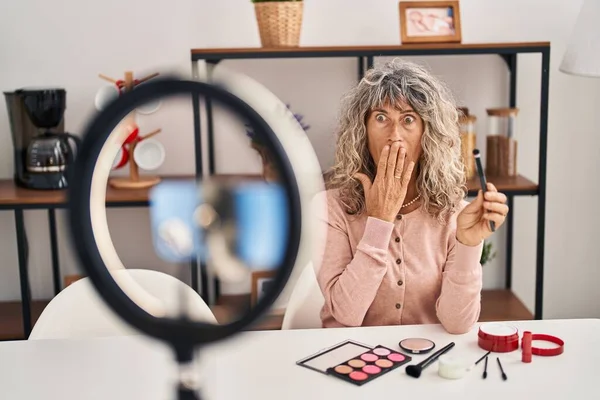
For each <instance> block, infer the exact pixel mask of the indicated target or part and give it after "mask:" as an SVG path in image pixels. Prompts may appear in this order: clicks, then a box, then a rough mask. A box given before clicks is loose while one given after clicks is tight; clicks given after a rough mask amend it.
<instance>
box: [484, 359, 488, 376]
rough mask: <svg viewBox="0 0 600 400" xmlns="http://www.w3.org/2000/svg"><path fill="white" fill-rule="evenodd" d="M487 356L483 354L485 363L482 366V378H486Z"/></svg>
mask: <svg viewBox="0 0 600 400" xmlns="http://www.w3.org/2000/svg"><path fill="white" fill-rule="evenodd" d="M487 360H488V358H487V356H485V365H484V366H483V379H485V378H487Z"/></svg>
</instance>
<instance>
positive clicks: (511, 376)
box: [0, 319, 600, 400]
mask: <svg viewBox="0 0 600 400" xmlns="http://www.w3.org/2000/svg"><path fill="white" fill-rule="evenodd" d="M510 324H512V325H514V326H516V327H517V328H518V329H519V330H520V331H523V330H530V331H532V332H533V333H546V334H551V335H555V336H558V337H560V338H561V339H563V340H564V341H565V351H564V353H563V354H561V355H559V356H556V357H541V356H533V361H532V363H530V364H525V363H522V362H521V352H520V351H514V352H512V353H505V354H494V353H492V354H491V355H490V359H489V362H488V378H487V379H485V380H484V379H482V376H481V375H482V371H483V362H482V363H480V364H479V365H478V366H477V367H476V368H475V369H474V370H473V371H472V372H471V373H470V374H469V375H468V376H466V377H465V378H463V379H460V380H445V379H443V378H441V377H439V376H438V375H437V363H436V364H433V365H431V366H430V367H429V368H428V369H426V370H425V371H424V373H423V375H422V376H421V378H419V379H415V378H411V377H409V376H407V375H406V373H405V370H404V366H403V367H400V368H398V369H397V370H394V371H392V372H389V373H387V374H386V375H383V376H381V377H379V378H377V379H375V380H373V381H372V382H369V383H367V384H365V385H363V386H361V387H359V386H355V385H352V384H350V383H347V382H344V381H342V380H340V379H337V378H333V377H330V376H326V375H323V374H320V373H318V372H315V371H311V370H309V369H306V368H303V367H300V366H298V365H296V361H298V360H299V359H302V358H304V357H306V356H309V355H311V354H313V353H315V352H317V351H319V350H320V349H323V348H326V347H330V346H332V345H334V344H336V343H339V342H341V341H344V340H347V339H353V340H356V341H359V342H362V343H365V344H368V345H372V346H375V345H378V344H381V345H385V346H388V347H390V348H392V349H396V350H399V347H398V342H399V341H400V340H401V339H403V338H407V337H425V338H429V339H431V340H433V341H434V342H435V343H436V348H441V347H443V346H445V345H446V344H448V343H449V342H451V341H454V342H455V343H456V346H455V347H454V348H453V349H452V350H451V351H450V352H449V353H448V354H452V355H453V356H455V357H461V358H462V357H464V359H465V360H466V361H468V362H474V361H475V360H476V359H477V358H479V357H480V356H481V355H483V354H484V353H485V351H483V350H481V349H480V348H479V347H478V346H477V327H476V328H474V329H473V330H472V331H471V332H470V333H468V334H465V335H450V334H447V333H445V332H444V331H443V329H442V328H441V327H440V326H437V325H426V326H399V327H377V328H343V329H318V330H295V331H264V332H245V333H243V334H241V335H239V336H238V337H236V338H233V339H230V340H229V341H227V342H225V343H222V344H218V345H213V346H211V347H210V348H208V349H206V350H204V352H203V356H202V358H201V368H200V369H199V372H198V373H199V374H200V375H201V376H202V381H203V389H202V398H203V399H204V400H212V399H215V400H220V399H261V400H263V399H286V400H294V399H303V400H306V399H309V400H316V399H349V400H350V399H365V398H376V397H375V396H381V398H385V397H387V396H393V397H394V398H404V399H408V398H411V399H432V398H436V399H442V398H443V399H448V400H450V399H461V400H465V399H477V400H481V399H486V400H492V399H502V400H506V399H508V398H515V399H525V398H531V399H537V398H545V397H546V396H549V395H552V398H596V397H595V396H597V382H599V379H600V378H599V377H600V374H599V373H598V368H600V320H598V319H579V320H544V321H519V322H510ZM496 356H499V357H500V360H501V361H502V365H503V367H504V370H505V372H506V373H507V375H508V380H507V381H503V380H502V379H501V377H500V371H499V369H498V366H497V363H496ZM425 357H427V355H421V356H413V362H419V361H421V360H423V359H424V358H425ZM174 373H175V365H174V364H173V362H172V355H171V352H170V351H169V349H168V348H166V347H165V346H163V345H162V344H158V343H156V342H154V341H152V340H149V339H146V338H143V337H120V338H99V339H70V340H62V339H58V340H40V341H17V342H3V343H0V397H1V398H2V399H42V398H43V399H49V400H54V399H61V400H70V399H77V400H81V399H99V400H100V399H102V400H106V399H111V400H116V399H128V400H131V399H144V400H152V399H161V400H166V399H174V395H173V393H174V392H173V390H174V389H173V386H172V382H173V381H172V379H173V376H174ZM585 392H589V393H585Z"/></svg>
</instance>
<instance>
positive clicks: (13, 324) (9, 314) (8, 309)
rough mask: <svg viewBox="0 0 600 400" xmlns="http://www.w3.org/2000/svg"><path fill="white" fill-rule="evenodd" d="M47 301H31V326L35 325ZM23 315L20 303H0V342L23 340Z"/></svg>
mask: <svg viewBox="0 0 600 400" xmlns="http://www.w3.org/2000/svg"><path fill="white" fill-rule="evenodd" d="M48 303H49V300H33V301H32V302H31V326H33V325H35V322H36V321H37V320H38V318H39V317H40V315H41V314H42V311H43V310H44V308H46V306H47V305H48ZM23 337H24V335H23V315H22V314H21V302H20V301H11V302H4V303H0V340H19V339H23Z"/></svg>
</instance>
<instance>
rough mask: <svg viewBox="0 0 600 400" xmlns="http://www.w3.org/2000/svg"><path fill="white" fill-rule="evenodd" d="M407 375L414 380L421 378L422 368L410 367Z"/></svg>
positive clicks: (407, 368)
mask: <svg viewBox="0 0 600 400" xmlns="http://www.w3.org/2000/svg"><path fill="white" fill-rule="evenodd" d="M406 374H407V375H409V376H412V377H413V378H418V377H420V376H421V367H419V366H417V365H409V366H408V367H406Z"/></svg>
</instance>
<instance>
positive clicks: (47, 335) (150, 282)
mask: <svg viewBox="0 0 600 400" xmlns="http://www.w3.org/2000/svg"><path fill="white" fill-rule="evenodd" d="M121 272H122V273H126V274H129V275H130V277H131V278H132V279H133V280H135V282H136V283H137V284H139V285H140V286H141V287H142V288H143V289H144V290H145V291H146V292H148V293H149V294H150V295H152V296H154V297H155V298H157V299H158V300H159V301H161V302H163V304H164V305H165V309H166V310H177V308H178V306H179V305H178V301H179V298H180V293H182V292H183V293H185V294H186V298H187V300H188V310H189V313H190V314H191V315H192V318H193V320H197V321H203V322H209V323H213V324H216V323H217V320H216V318H215V316H214V315H213V313H212V311H211V310H210V308H209V307H208V305H206V303H205V302H204V300H202V298H201V297H200V295H198V293H196V292H195V291H194V290H193V289H192V288H191V287H189V286H188V285H186V284H185V283H183V282H182V281H180V280H179V279H177V278H175V277H173V276H171V275H168V274H165V273H163V272H159V271H152V270H146V269H128V270H123V271H119V272H118V273H121ZM169 315H170V314H169ZM140 334H141V332H139V331H137V330H136V329H135V328H133V327H132V326H130V325H129V324H128V323H126V322H125V321H123V320H122V319H121V317H119V316H118V315H117V314H116V313H115V312H114V311H112V309H110V308H109V307H108V305H107V304H106V303H105V302H104V300H103V299H102V298H101V297H100V295H98V294H97V293H96V289H95V288H94V287H93V285H92V282H91V281H90V279H89V278H82V279H80V280H78V281H76V282H74V283H72V284H71V285H69V286H67V287H66V288H65V289H63V290H62V291H61V292H60V293H59V294H58V295H56V296H55V297H54V298H53V299H52V300H51V301H50V303H49V304H48V305H47V306H46V308H45V309H44V311H43V312H42V314H41V315H40V318H39V319H38V320H37V322H36V324H35V326H34V327H33V329H32V331H31V334H30V336H29V339H30V340H36V339H58V338H81V337H86V338H89V337H103V336H124V335H140Z"/></svg>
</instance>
